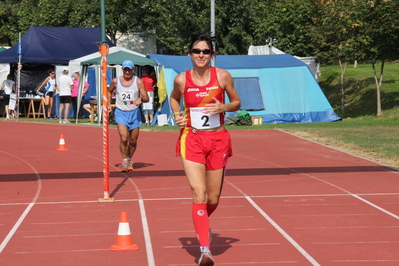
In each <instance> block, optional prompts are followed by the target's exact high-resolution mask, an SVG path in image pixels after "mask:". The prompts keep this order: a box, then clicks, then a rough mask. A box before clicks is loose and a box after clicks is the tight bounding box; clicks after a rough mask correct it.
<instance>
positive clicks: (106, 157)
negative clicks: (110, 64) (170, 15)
mask: <svg viewBox="0 0 399 266" xmlns="http://www.w3.org/2000/svg"><path fill="white" fill-rule="evenodd" d="M101 35H102V41H101V45H100V47H99V51H100V55H101V81H102V82H101V84H102V112H103V177H104V198H99V199H98V201H99V202H114V199H113V198H110V197H109V146H108V107H109V103H108V86H107V55H108V48H109V47H108V44H107V41H106V37H105V4H104V0H101ZM97 106H99V105H97Z"/></svg>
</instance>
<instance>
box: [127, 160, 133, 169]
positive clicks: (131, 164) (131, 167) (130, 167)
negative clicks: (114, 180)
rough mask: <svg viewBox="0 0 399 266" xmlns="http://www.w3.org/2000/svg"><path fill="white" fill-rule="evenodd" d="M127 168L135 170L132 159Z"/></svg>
mask: <svg viewBox="0 0 399 266" xmlns="http://www.w3.org/2000/svg"><path fill="white" fill-rule="evenodd" d="M127 170H129V171H133V162H132V161H129V163H128V167H127Z"/></svg>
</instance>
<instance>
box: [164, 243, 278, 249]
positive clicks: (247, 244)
mask: <svg viewBox="0 0 399 266" xmlns="http://www.w3.org/2000/svg"><path fill="white" fill-rule="evenodd" d="M279 245H281V243H252V244H251V243H246V244H238V243H236V244H234V246H235V247H238V246H241V247H244V246H245V247H247V246H279ZM199 247H200V245H190V246H164V248H194V249H198V248H199ZM212 247H231V244H225V245H212Z"/></svg>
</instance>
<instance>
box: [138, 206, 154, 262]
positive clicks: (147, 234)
mask: <svg viewBox="0 0 399 266" xmlns="http://www.w3.org/2000/svg"><path fill="white" fill-rule="evenodd" d="M139 205H140V213H141V223H142V224H143V232H144V240H145V247H146V251H147V261H148V265H149V266H153V265H155V258H154V252H153V249H152V243H151V237H150V228H149V227H148V221H147V215H146V212H145V206H144V201H143V200H142V199H141V200H139Z"/></svg>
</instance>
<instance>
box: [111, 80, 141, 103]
mask: <svg viewBox="0 0 399 266" xmlns="http://www.w3.org/2000/svg"><path fill="white" fill-rule="evenodd" d="M139 96H140V90H139V86H138V77H136V76H135V77H133V80H132V83H131V84H130V86H123V85H122V83H121V82H120V78H119V77H118V78H117V83H116V88H115V98H116V107H117V108H119V109H121V110H122V111H132V110H135V109H137V108H138V106H137V105H136V100H137V98H139Z"/></svg>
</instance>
